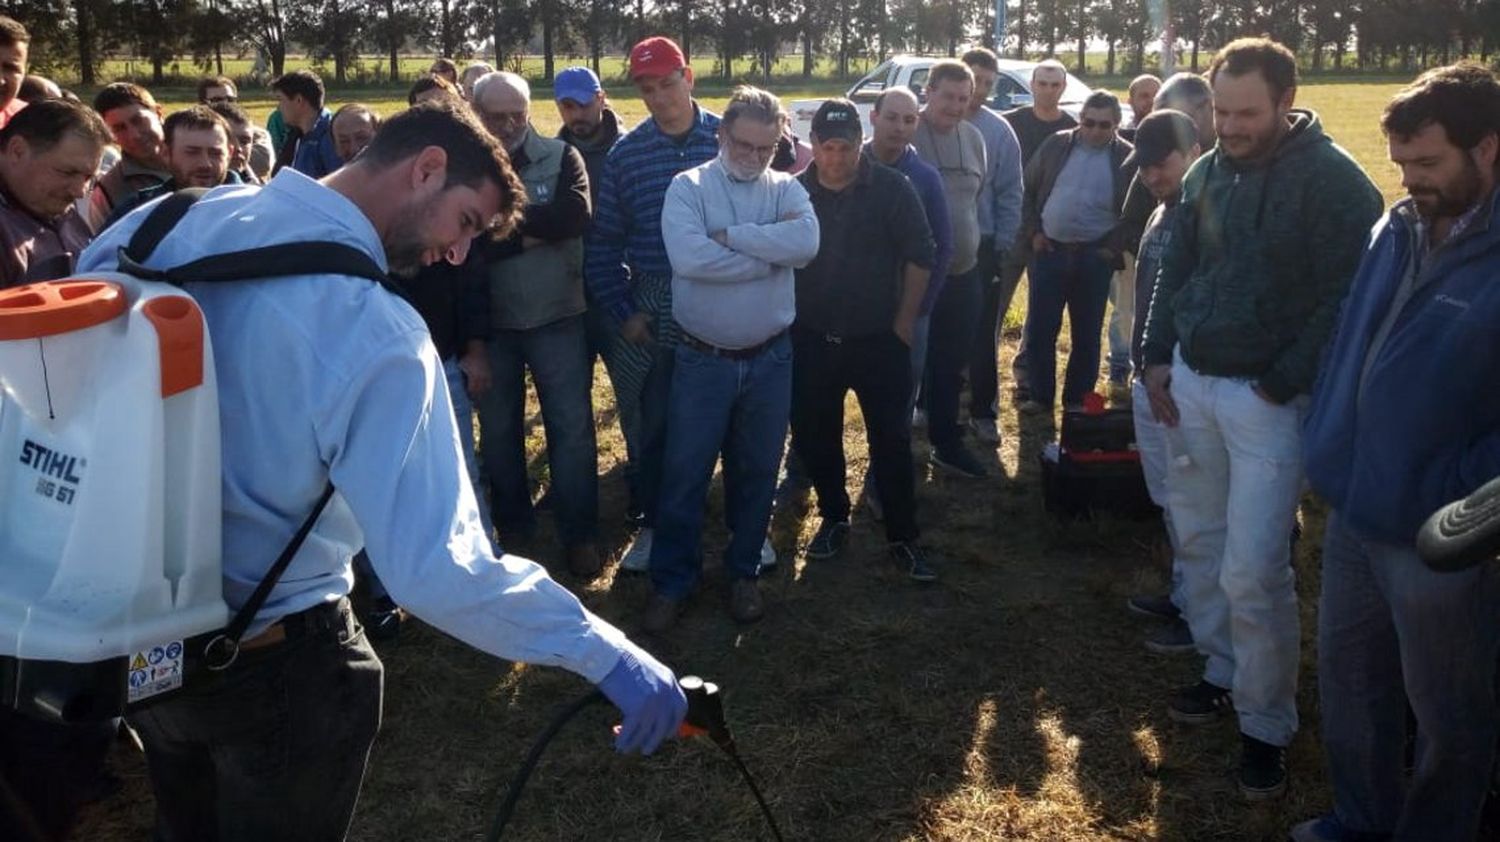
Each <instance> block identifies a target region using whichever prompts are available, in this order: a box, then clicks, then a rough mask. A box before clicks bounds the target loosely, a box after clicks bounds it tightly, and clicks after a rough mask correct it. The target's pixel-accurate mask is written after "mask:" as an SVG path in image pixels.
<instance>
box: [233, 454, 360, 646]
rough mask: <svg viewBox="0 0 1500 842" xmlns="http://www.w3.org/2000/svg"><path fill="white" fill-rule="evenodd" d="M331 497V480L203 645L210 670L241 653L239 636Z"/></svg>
mask: <svg viewBox="0 0 1500 842" xmlns="http://www.w3.org/2000/svg"><path fill="white" fill-rule="evenodd" d="M332 498H333V483H329V484H328V485H326V486H324V488H323V493H322V494H321V495H319V497H318V502H317V503H316V504H314V505H313V510H312V511H311V512H310V513H308V515H307V519H306V520H304V521H302V525H301V526H299V527H297V531H296V532H295V533H294V534H293V535H292V539H291V540H290V541H287V543H286V546H285V547H283V548H282V550H281V555H279V556H277V557H276V561H275V562H274V563H273V564H272V565H271V569H269V570H267V571H266V575H265V576H263V577H261V580H260V583H259V584H257V585H256V586H255V590H254V591H253V592H252V593H251V594H250V598H249V599H247V600H245V604H244V605H241V606H240V610H238V611H236V612H235V613H234V617H233V618H231V619H230V621H229V625H227V626H225V627H224V631H222V632H220V633H219V634H217V635H215V636H214V638H213V639H212V640H210V641H209V642H208V645H207V646H205V647H204V649H203V656H204V663H205V664H206V665H207V666H208V668H209V669H211V670H215V671H217V670H222V669H226V668H227V667H228V666H229V665H230V664H232V663H234V659H235V658H236V657H238V656H239V654H240V638H241V637H243V636H244V634H245V630H246V629H248V628H250V624H251V623H252V622H254V621H255V615H256V614H257V613H259V612H260V609H261V606H263V605H265V604H266V600H267V599H268V598H269V597H270V596H271V591H272V589H274V588H275V587H276V583H277V582H278V581H280V580H281V574H283V573H285V572H286V569H287V567H288V566H290V565H291V563H292V557H293V556H295V555H297V551H298V550H300V549H302V542H304V541H306V540H307V536H308V535H309V534H311V533H312V529H313V525H314V524H316V523H317V522H318V518H319V517H321V516H322V515H323V509H324V508H326V507H327V506H328V501H329V500H330V499H332Z"/></svg>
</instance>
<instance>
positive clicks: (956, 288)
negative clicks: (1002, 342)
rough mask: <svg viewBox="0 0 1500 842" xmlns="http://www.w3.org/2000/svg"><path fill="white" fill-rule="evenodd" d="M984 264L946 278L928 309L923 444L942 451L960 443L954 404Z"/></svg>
mask: <svg viewBox="0 0 1500 842" xmlns="http://www.w3.org/2000/svg"><path fill="white" fill-rule="evenodd" d="M984 266H985V264H984V262H983V261H981V262H980V264H979V265H977V266H975V267H974V268H973V269H970V270H969V271H967V272H964V273H963V274H961V275H954V276H952V277H950V278H948V282H947V283H946V284H944V285H943V291H942V292H941V293H939V294H938V300H937V304H936V305H934V306H933V308H932V326H931V327H930V328H929V329H928V336H927V382H926V385H925V386H924V387H923V390H922V394H923V397H924V399H925V402H926V405H927V440H928V441H930V442H932V446H933V447H936V448H939V449H942V448H948V447H955V446H957V445H958V444H959V443H960V441H961V436H962V432H963V431H962V428H960V427H959V426H958V403H959V397H960V392H961V391H962V390H963V371H964V367H965V366H967V365H968V364H969V358H970V356H972V354H973V352H974V326H975V325H976V324H977V323H978V321H979V305H980V301H981V299H982V297H983V292H981V290H980V289H979V284H980V275H981V274H982V273H983V272H984V271H985V270H984Z"/></svg>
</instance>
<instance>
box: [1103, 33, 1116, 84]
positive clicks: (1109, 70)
mask: <svg viewBox="0 0 1500 842" xmlns="http://www.w3.org/2000/svg"><path fill="white" fill-rule="evenodd" d="M1108 43H1109V54H1108V55H1107V56H1106V57H1105V59H1104V65H1105V71H1104V74H1105V75H1106V76H1113V75H1115V38H1114V36H1113V35H1111V36H1110V37H1109V42H1108Z"/></svg>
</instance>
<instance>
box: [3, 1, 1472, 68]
mask: <svg viewBox="0 0 1500 842" xmlns="http://www.w3.org/2000/svg"><path fill="white" fill-rule="evenodd" d="M0 12H3V13H4V14H7V15H10V16H11V17H14V18H16V19H18V20H20V21H21V22H22V23H24V24H25V25H26V26H27V28H28V29H29V30H30V31H31V32H32V35H33V38H34V41H33V45H32V55H33V64H34V65H35V66H36V67H37V68H38V70H39V72H45V71H46V70H48V69H51V70H54V71H57V70H70V71H72V72H74V73H75V74H76V77H77V78H78V79H79V80H80V82H81V83H82V84H84V85H86V86H87V85H94V84H97V82H98V74H99V72H100V68H101V66H102V63H103V62H104V61H105V60H106V59H108V58H110V57H111V56H116V55H129V56H134V57H137V58H139V59H141V60H142V61H144V62H146V63H147V64H149V66H150V68H151V77H152V81H153V82H155V83H161V82H162V81H163V80H164V77H165V75H166V70H167V68H168V67H170V66H171V65H173V64H174V63H177V62H181V61H183V60H190V61H192V62H193V63H194V65H196V67H197V68H198V69H200V70H202V71H204V72H218V73H222V72H223V62H224V59H225V57H226V56H228V57H231V58H232V57H235V56H245V55H253V56H259V57H260V58H261V60H262V62H263V64H264V67H265V70H266V72H267V73H269V74H273V75H274V74H279V73H281V72H282V71H283V69H284V67H285V63H286V59H287V56H288V54H295V53H297V52H298V51H301V52H305V53H306V54H307V55H309V56H310V57H311V58H312V59H314V60H315V61H317V62H319V63H320V64H324V65H331V68H332V76H333V80H334V82H335V83H343V82H346V81H347V79H348V78H349V74H350V73H351V71H352V70H353V69H354V68H356V67H358V66H359V62H360V57H361V56H362V55H368V54H370V53H372V52H373V53H376V54H378V55H381V56H382V57H383V58H382V60H381V61H382V64H384V63H387V62H388V64H389V71H388V75H389V77H390V78H391V79H397V78H399V76H400V67H399V57H400V55H401V54H403V53H405V52H409V51H414V50H416V51H426V52H429V53H436V54H439V55H446V56H451V57H455V58H480V59H485V60H487V61H490V62H492V63H493V64H495V65H496V66H497V67H507V66H519V59H520V58H521V57H523V56H536V55H539V56H540V57H541V59H542V65H543V76H544V77H545V78H547V79H550V78H551V77H552V75H553V73H554V71H555V70H556V69H557V62H558V60H559V57H561V56H574V55H583V56H587V57H588V60H589V62H590V63H591V64H592V65H593V67H594V69H595V70H596V71H597V70H599V66H600V62H601V59H602V58H603V57H604V56H605V55H613V54H619V53H621V52H623V51H624V50H625V49H627V48H628V46H629V44H630V43H632V42H633V41H635V40H636V39H638V38H640V37H643V36H644V35H646V34H650V33H666V34H669V35H671V36H672V37H674V38H676V39H677V40H678V42H679V43H680V44H681V45H682V47H683V49H684V51H685V52H686V53H688V55H689V57H690V58H696V60H697V64H698V65H699V66H700V68H701V69H700V73H702V72H705V71H706V70H707V68H706V67H703V65H704V64H705V61H704V60H705V58H709V59H711V60H712V61H711V64H712V67H713V72H716V73H718V74H720V75H722V76H723V77H724V78H726V79H729V78H733V77H735V76H736V75H737V74H746V73H749V74H763V75H765V76H767V77H769V76H770V75H771V74H772V71H773V69H774V67H775V66H776V62H777V60H778V59H779V58H781V57H782V56H783V55H785V54H788V53H800V55H801V58H802V61H801V71H802V74H803V75H804V76H811V75H812V74H813V71H814V68H815V66H816V61H817V59H818V58H819V57H823V58H826V59H829V60H831V62H832V63H833V65H834V67H835V70H836V72H838V73H839V74H840V75H848V74H849V71H850V66H851V63H852V62H853V61H855V60H858V59H861V58H871V57H873V58H883V57H884V56H886V55H889V54H892V53H896V52H919V53H947V54H950V55H951V54H953V53H955V52H956V51H957V50H958V49H959V48H960V47H962V46H964V45H967V44H969V43H975V42H977V43H983V44H986V45H988V46H991V47H994V46H995V43H994V41H995V39H994V15H995V9H994V5H993V3H990V2H985V0H651V1H650V2H647V0H0ZM1006 17H1007V21H1006V23H1007V25H1006V34H1005V38H1004V43H1003V44H1001V45H1000V49H1001V51H1002V52H1003V53H1005V54H1007V55H1034V54H1037V53H1045V54H1048V55H1059V56H1062V57H1064V58H1068V57H1070V56H1072V55H1073V54H1075V53H1076V56H1073V58H1074V61H1075V62H1076V63H1075V64H1074V66H1075V67H1077V66H1082V64H1083V62H1084V59H1085V54H1086V53H1087V52H1089V51H1090V50H1091V49H1093V48H1094V47H1096V46H1098V45H1100V44H1102V45H1103V46H1104V47H1105V59H1104V60H1105V65H1106V66H1105V71H1106V72H1107V73H1108V74H1111V75H1113V74H1115V73H1117V72H1126V73H1134V72H1140V71H1141V70H1143V69H1146V68H1148V67H1150V66H1151V58H1152V57H1151V56H1149V55H1148V47H1149V46H1150V45H1152V44H1153V43H1155V42H1156V41H1157V39H1158V38H1160V37H1161V35H1162V33H1163V32H1164V31H1168V32H1170V33H1171V34H1172V35H1173V36H1174V38H1173V43H1174V44H1175V45H1176V49H1177V51H1178V57H1179V58H1178V63H1179V65H1182V66H1187V67H1191V68H1193V69H1198V68H1199V66H1200V62H1201V61H1203V60H1205V57H1206V56H1207V55H1208V54H1211V53H1212V51H1213V50H1214V49H1216V48H1217V47H1218V46H1219V45H1221V44H1224V43H1226V42H1228V41H1229V40H1232V39H1233V38H1235V37H1238V36H1240V35H1244V34H1262V33H1265V34H1269V35H1271V36H1273V37H1275V38H1277V39H1278V40H1280V41H1282V42H1283V43H1286V44H1288V45H1290V46H1292V47H1293V48H1294V49H1296V50H1297V51H1298V52H1299V54H1301V55H1303V56H1304V57H1305V60H1306V62H1307V63H1308V64H1309V65H1310V66H1311V67H1312V68H1314V69H1321V68H1325V67H1335V68H1343V67H1358V68H1361V69H1369V68H1371V67H1376V68H1382V69H1384V68H1390V67H1391V66H1392V65H1395V66H1397V67H1399V68H1401V69H1402V70H1408V71H1409V70H1411V69H1413V68H1415V67H1419V66H1423V65H1426V64H1429V63H1432V62H1435V61H1443V62H1446V61H1449V60H1450V59H1452V58H1454V57H1456V56H1479V57H1481V58H1482V59H1484V60H1488V59H1489V57H1490V54H1491V53H1492V51H1493V50H1494V47H1495V44H1496V42H1497V40H1500V2H1496V1H1495V0H1219V2H1210V0H1016V2H1014V3H1012V4H1011V5H1010V6H1009V7H1008V9H1007V14H1006ZM737 63H739V64H738V65H737ZM381 72H382V75H385V70H384V68H382V69H381ZM105 81H108V80H105Z"/></svg>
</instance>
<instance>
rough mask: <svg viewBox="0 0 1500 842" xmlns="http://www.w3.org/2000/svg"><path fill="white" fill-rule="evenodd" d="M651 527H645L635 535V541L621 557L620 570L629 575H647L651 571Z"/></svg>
mask: <svg viewBox="0 0 1500 842" xmlns="http://www.w3.org/2000/svg"><path fill="white" fill-rule="evenodd" d="M651 535H652V531H651V527H649V526H643V527H641V531H640V532H637V533H635V540H633V541H631V542H630V546H629V547H626V548H625V555H623V556H620V569H621V570H624V571H626V572H629V573H645V572H646V571H648V570H650V569H651Z"/></svg>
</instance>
